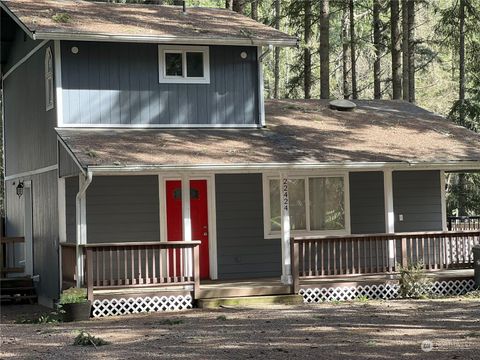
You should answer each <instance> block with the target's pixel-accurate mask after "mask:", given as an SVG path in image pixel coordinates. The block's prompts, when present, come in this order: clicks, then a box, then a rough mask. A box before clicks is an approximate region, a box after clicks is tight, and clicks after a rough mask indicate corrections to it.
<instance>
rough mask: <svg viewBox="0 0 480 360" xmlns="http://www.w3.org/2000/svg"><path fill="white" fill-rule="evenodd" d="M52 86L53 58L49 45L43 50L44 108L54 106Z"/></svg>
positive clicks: (48, 108) (49, 108)
mask: <svg viewBox="0 0 480 360" xmlns="http://www.w3.org/2000/svg"><path fill="white" fill-rule="evenodd" d="M54 91H55V90H54V88H53V58H52V50H51V49H50V47H48V48H47V50H45V109H46V110H47V111H48V110H51V109H53V108H54V106H55V103H54V97H53V93H54Z"/></svg>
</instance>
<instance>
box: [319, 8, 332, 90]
mask: <svg viewBox="0 0 480 360" xmlns="http://www.w3.org/2000/svg"><path fill="white" fill-rule="evenodd" d="M321 6H322V8H321V11H320V98H321V99H328V98H330V9H329V4H328V0H322V4H321Z"/></svg>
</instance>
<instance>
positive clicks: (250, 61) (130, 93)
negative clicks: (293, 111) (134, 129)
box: [62, 41, 259, 126]
mask: <svg viewBox="0 0 480 360" xmlns="http://www.w3.org/2000/svg"><path fill="white" fill-rule="evenodd" d="M73 46H76V47H78V48H79V52H78V54H73V53H72V51H71V48H72V47H73ZM242 51H245V52H246V53H247V54H248V57H247V59H242V58H241V57H240V53H241V52H242ZM158 71H159V69H158V47H157V45H155V44H129V43H107V42H105V43H95V42H73V41H64V42H62V82H63V84H62V85H63V91H64V101H65V104H66V106H65V109H64V123H65V124H82V125H87V124H94V125H109V124H135V125H139V124H151V125H173V126H175V125H181V124H202V125H210V124H230V125H243V124H250V125H251V124H258V119H259V108H258V86H257V80H258V70H257V49H256V47H253V46H252V47H228V46H211V47H210V84H160V83H159V82H158Z"/></svg>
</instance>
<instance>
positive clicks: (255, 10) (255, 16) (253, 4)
mask: <svg viewBox="0 0 480 360" xmlns="http://www.w3.org/2000/svg"><path fill="white" fill-rule="evenodd" d="M259 2H260V0H253V1H252V2H251V3H250V4H251V10H252V19H253V20H258V5H259V4H258V3H259Z"/></svg>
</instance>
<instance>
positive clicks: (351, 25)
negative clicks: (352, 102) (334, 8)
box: [348, 0, 358, 99]
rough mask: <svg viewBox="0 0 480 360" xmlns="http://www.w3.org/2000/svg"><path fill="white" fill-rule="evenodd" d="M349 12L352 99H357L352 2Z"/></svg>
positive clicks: (351, 1)
mask: <svg viewBox="0 0 480 360" xmlns="http://www.w3.org/2000/svg"><path fill="white" fill-rule="evenodd" d="M348 8H349V12H350V61H351V63H352V66H351V68H352V70H351V71H352V97H353V98H354V99H358V93H357V56H356V50H355V47H356V46H355V44H356V39H355V11H354V10H355V8H354V5H353V0H350V1H349V6H348Z"/></svg>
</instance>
